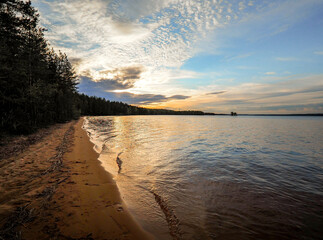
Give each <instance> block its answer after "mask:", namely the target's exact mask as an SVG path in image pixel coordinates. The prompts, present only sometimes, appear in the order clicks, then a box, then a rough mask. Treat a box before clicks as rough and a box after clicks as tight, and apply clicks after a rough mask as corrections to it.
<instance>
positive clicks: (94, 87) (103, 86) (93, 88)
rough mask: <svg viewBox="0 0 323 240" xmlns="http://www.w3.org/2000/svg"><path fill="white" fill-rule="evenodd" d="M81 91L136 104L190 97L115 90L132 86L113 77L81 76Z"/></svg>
mask: <svg viewBox="0 0 323 240" xmlns="http://www.w3.org/2000/svg"><path fill="white" fill-rule="evenodd" d="M80 79H81V83H80V85H79V91H80V92H81V93H85V94H88V95H90V96H98V97H103V98H106V99H109V100H111V101H122V102H126V103H129V104H135V105H149V104H156V103H161V102H169V101H172V100H184V99H188V98H190V96H185V95H171V96H169V97H167V96H165V95H162V94H134V93H130V92H115V91H113V90H126V89H129V88H131V86H130V85H127V84H125V83H123V82H118V80H112V79H108V80H106V79H100V80H99V81H94V80H93V79H91V78H90V77H87V76H81V78H80Z"/></svg>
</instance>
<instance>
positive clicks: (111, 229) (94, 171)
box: [62, 119, 152, 239]
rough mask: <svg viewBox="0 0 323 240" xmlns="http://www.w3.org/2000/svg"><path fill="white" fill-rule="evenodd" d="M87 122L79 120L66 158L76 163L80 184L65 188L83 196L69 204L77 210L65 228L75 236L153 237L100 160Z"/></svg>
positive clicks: (71, 208) (97, 237)
mask: <svg viewBox="0 0 323 240" xmlns="http://www.w3.org/2000/svg"><path fill="white" fill-rule="evenodd" d="M83 122H84V119H80V120H79V121H78V123H77V124H76V126H75V134H74V146H73V148H72V151H71V152H69V153H67V154H66V155H65V156H64V159H66V161H70V163H72V164H70V167H72V169H73V170H74V171H75V173H76V174H72V176H71V177H72V181H74V182H76V184H74V185H72V189H64V190H66V191H68V194H71V195H77V196H78V197H79V199H75V197H76V196H75V197H74V198H73V199H74V200H75V201H74V202H73V205H71V206H68V207H67V208H66V210H73V213H74V214H73V216H74V217H73V218H70V219H69V220H70V221H69V226H66V225H65V226H62V231H63V232H68V233H69V235H70V236H71V237H73V238H79V237H82V236H86V235H87V233H92V236H93V238H94V239H105V238H107V236H108V238H112V239H114V238H127V239H152V237H151V236H150V235H149V234H148V233H146V232H145V231H144V230H143V229H142V228H141V227H140V226H139V224H138V223H137V222H136V221H135V220H134V219H133V218H132V216H131V215H130V213H129V212H128V210H127V208H126V206H125V204H124V202H123V201H122V199H121V196H120V193H119V190H118V188H117V185H116V183H115V181H114V180H113V178H112V175H111V174H110V173H108V172H106V171H105V169H104V168H103V166H102V165H101V162H100V161H99V160H98V157H99V154H98V153H97V152H95V150H94V149H93V147H94V144H93V143H92V142H91V141H90V139H89V137H88V135H87V132H86V130H85V129H83V128H82V126H83ZM72 159H73V160H74V161H73V160H72ZM71 160H72V161H71ZM73 162H74V163H75V164H73ZM74 187H75V189H74ZM75 192H77V194H75ZM71 197H72V196H70V198H71ZM76 202H77V203H76ZM75 204H77V205H76V206H79V207H75ZM82 232H83V234H82Z"/></svg>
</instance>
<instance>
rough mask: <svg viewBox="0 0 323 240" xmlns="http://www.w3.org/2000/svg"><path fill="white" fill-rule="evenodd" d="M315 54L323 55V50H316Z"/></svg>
mask: <svg viewBox="0 0 323 240" xmlns="http://www.w3.org/2000/svg"><path fill="white" fill-rule="evenodd" d="M314 54H316V55H323V51H317V52H314Z"/></svg>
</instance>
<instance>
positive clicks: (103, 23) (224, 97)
mask: <svg viewBox="0 0 323 240" xmlns="http://www.w3.org/2000/svg"><path fill="white" fill-rule="evenodd" d="M33 5H34V6H35V7H36V8H37V9H38V10H39V12H40V15H41V24H42V25H43V26H45V27H46V28H48V30H49V31H48V32H47V33H46V37H47V38H48V39H49V42H50V43H51V45H52V46H53V47H54V48H55V49H57V50H58V49H60V50H61V51H63V52H66V53H67V55H68V56H69V59H70V60H71V62H72V63H73V65H74V67H75V69H76V72H77V74H78V76H79V79H80V84H79V90H80V92H83V93H86V94H89V95H96V96H100V97H105V98H107V99H110V100H116V101H124V102H127V103H130V104H135V105H139V106H146V107H153V108H170V109H176V110H178V109H181V110H186V109H196V110H203V111H207V112H221V113H226V112H231V111H237V112H238V113H239V112H240V113H317V112H323V67H322V66H323V30H322V29H323V1H321V0H279V1H274V0H270V1H269V0H268V1H267V0H263V1H261V0H257V1H256V0H254V1H251V0H239V1H229V0H228V1H226V0H213V1H212V0H210V1H206V0H205V1H189V0H155V1H153V0H123V1H113V0H110V1H108V0H105V1H103V0H85V1H77V0H68V1H67V0H65V1H64V0H58V1H40V0H36V1H33Z"/></svg>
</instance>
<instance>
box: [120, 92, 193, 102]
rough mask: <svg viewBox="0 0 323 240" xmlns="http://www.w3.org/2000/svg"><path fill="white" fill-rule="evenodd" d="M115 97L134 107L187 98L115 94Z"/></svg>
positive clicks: (179, 96) (182, 96)
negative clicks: (134, 105)
mask: <svg viewBox="0 0 323 240" xmlns="http://www.w3.org/2000/svg"><path fill="white" fill-rule="evenodd" d="M117 96H118V97H119V98H121V99H125V100H126V102H128V103H130V104H136V105H150V104H156V103H160V102H168V101H171V100H184V99H187V98H189V96H184V95H173V96H170V97H166V96H165V95H160V94H157V95H155V94H133V93H124V92H123V93H117Z"/></svg>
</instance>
